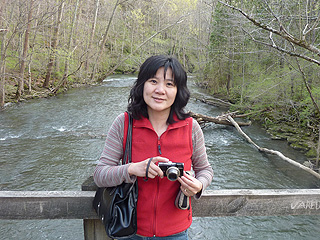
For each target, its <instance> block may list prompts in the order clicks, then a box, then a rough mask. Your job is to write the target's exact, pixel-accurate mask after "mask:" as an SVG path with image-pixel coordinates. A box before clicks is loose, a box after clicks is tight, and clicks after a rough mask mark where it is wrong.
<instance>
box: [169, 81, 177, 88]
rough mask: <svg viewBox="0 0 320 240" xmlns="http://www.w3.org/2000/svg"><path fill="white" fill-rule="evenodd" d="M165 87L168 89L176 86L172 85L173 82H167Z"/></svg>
mask: <svg viewBox="0 0 320 240" xmlns="http://www.w3.org/2000/svg"><path fill="white" fill-rule="evenodd" d="M167 86H168V87H175V86H176V85H175V84H174V82H172V81H169V82H167Z"/></svg>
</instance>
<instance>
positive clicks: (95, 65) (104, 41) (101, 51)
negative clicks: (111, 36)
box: [90, 0, 119, 82]
mask: <svg viewBox="0 0 320 240" xmlns="http://www.w3.org/2000/svg"><path fill="white" fill-rule="evenodd" d="M118 5H119V0H117V2H116V4H115V5H114V8H113V11H112V15H111V17H110V19H109V23H108V26H107V28H106V31H105V33H104V35H103V39H102V42H101V45H100V50H99V52H98V54H97V58H96V61H95V62H94V66H93V69H92V74H91V79H90V81H91V82H93V80H94V77H95V74H96V69H97V65H98V64H99V61H100V58H101V55H102V53H103V52H104V51H103V50H104V46H105V43H106V41H107V37H108V32H109V29H110V26H111V22H112V19H113V16H114V14H115V12H116V9H117V7H118Z"/></svg>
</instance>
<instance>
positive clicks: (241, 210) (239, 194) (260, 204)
mask: <svg viewBox="0 0 320 240" xmlns="http://www.w3.org/2000/svg"><path fill="white" fill-rule="evenodd" d="M95 188H96V187H95V186H94V185H93V184H91V185H90V184H89V185H88V184H87V185H83V186H82V190H83V191H0V219H18V220H23V219H83V220H84V235H85V236H84V238H85V239H86V240H91V239H96V240H98V239H108V238H107V237H106V234H105V232H104V229H103V226H102V224H101V222H100V220H99V219H97V215H96V213H95V211H94V210H93V208H92V200H93V197H94V194H95V191H94V189H95ZM192 208H193V216H195V217H216V216H279V215H320V189H264V190H252V189H232V190H208V191H205V192H204V193H203V195H202V197H201V199H200V200H197V201H196V200H192Z"/></svg>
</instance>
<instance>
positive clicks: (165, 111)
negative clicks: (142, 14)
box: [94, 55, 213, 240]
mask: <svg viewBox="0 0 320 240" xmlns="http://www.w3.org/2000/svg"><path fill="white" fill-rule="evenodd" d="M189 97H190V93H189V90H188V88H187V74H186V72H185V71H184V70H183V68H182V66H181V64H180V63H179V62H178V60H177V59H175V58H173V57H167V56H163V55H158V56H152V57H150V58H148V59H147V60H146V61H145V62H144V63H143V64H142V65H141V67H140V71H139V75H138V79H137V80H136V82H135V83H134V86H133V88H132V89H131V91H130V97H129V105H128V112H129V113H130V114H131V115H132V117H133V119H134V120H133V132H132V163H129V164H126V165H119V160H120V159H121V157H122V155H123V136H124V128H125V126H124V122H125V114H124V113H123V114H120V115H119V116H118V117H117V118H116V120H115V121H114V122H113V124H112V126H111V128H110V130H109V132H108V135H107V139H106V143H105V147H104V150H103V153H102V155H101V157H100V160H99V163H98V164H97V166H96V169H95V172H94V180H95V182H96V184H97V185H98V186H99V187H108V186H115V185H119V184H121V183H122V182H123V181H125V182H134V181H138V189H139V195H138V203H137V218H138V230H137V235H136V236H134V237H132V238H128V239H149V238H152V239H158V238H159V239H181V240H182V239H188V235H187V229H188V228H189V226H190V225H191V222H192V210H191V208H188V209H186V210H181V209H179V208H178V207H176V205H175V199H176V197H177V195H178V193H179V190H180V191H182V192H183V193H184V195H185V196H187V197H192V196H194V197H195V198H196V199H198V198H200V196H201V193H202V191H203V190H204V189H205V188H206V187H207V186H208V185H209V184H210V183H211V181H212V176H213V171H212V168H211V166H210V164H209V162H208V159H207V154H206V150H205V145H204V138H203V133H202V130H201V128H200V126H199V124H198V123H197V122H196V121H195V120H193V119H192V118H191V117H189V115H188V114H187V113H186V112H185V111H184V107H185V106H186V105H187V102H188V100H189ZM169 161H171V162H174V163H183V164H184V171H185V172H184V173H183V176H181V177H179V178H178V181H170V180H169V179H168V178H167V177H164V173H163V171H162V170H161V169H160V168H159V166H158V163H159V162H164V163H168V162H169ZM148 163H149V164H148ZM191 169H192V170H193V171H194V172H195V176H192V175H190V174H187V173H186V171H190V170H191ZM147 179H148V180H147ZM180 193H181V192H180ZM180 195H181V194H180ZM148 237H149V238H148Z"/></svg>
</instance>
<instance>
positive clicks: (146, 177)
mask: <svg viewBox="0 0 320 240" xmlns="http://www.w3.org/2000/svg"><path fill="white" fill-rule="evenodd" d="M152 159H153V158H152V157H151V158H149V161H148V164H147V169H146V176H145V177H144V178H143V180H144V181H145V182H146V181H148V172H149V167H150V164H151V161H152Z"/></svg>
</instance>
